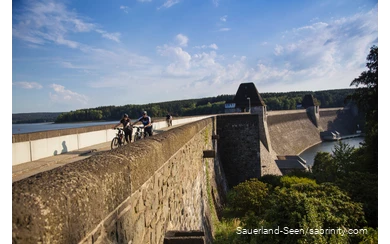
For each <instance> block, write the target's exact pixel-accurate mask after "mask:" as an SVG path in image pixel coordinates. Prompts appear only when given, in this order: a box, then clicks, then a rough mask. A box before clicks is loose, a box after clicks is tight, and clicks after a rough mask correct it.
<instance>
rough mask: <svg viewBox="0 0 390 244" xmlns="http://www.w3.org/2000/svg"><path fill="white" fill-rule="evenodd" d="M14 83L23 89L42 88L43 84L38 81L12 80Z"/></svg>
mask: <svg viewBox="0 0 390 244" xmlns="http://www.w3.org/2000/svg"><path fill="white" fill-rule="evenodd" d="M12 85H15V86H19V87H21V88H23V89H41V88H42V85H41V84H39V83H37V82H27V81H19V82H12Z"/></svg>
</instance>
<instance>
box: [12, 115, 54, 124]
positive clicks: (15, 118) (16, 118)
mask: <svg viewBox="0 0 390 244" xmlns="http://www.w3.org/2000/svg"><path fill="white" fill-rule="evenodd" d="M60 114H61V113H60V112H58V113H18V114H12V124H21V123H44V122H54V121H55V120H56V119H57V117H58V116H59V115H60Z"/></svg>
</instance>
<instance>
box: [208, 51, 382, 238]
mask: <svg viewBox="0 0 390 244" xmlns="http://www.w3.org/2000/svg"><path fill="white" fill-rule="evenodd" d="M366 67H367V68H368V70H367V71H364V72H363V73H361V75H360V76H359V77H358V78H356V79H354V80H353V81H352V82H351V86H356V87H359V88H357V89H356V90H355V91H354V93H353V94H351V95H350V96H349V98H351V99H352V100H354V101H355V102H356V104H357V105H358V106H359V109H360V110H361V111H362V112H364V114H365V120H366V124H365V127H366V133H365V137H364V143H363V145H362V146H361V147H359V148H353V147H350V146H349V145H347V144H344V143H342V141H340V142H339V143H338V144H336V146H335V147H334V149H333V150H332V153H327V152H318V153H317V154H316V156H315V159H314V163H313V166H312V168H311V171H309V172H292V173H290V174H288V175H284V176H274V175H265V176H263V177H260V178H259V179H251V180H248V181H245V182H243V183H240V184H239V185H236V186H234V187H233V188H232V189H231V190H230V191H229V193H228V196H227V203H226V205H225V207H224V210H223V213H222V217H221V218H220V219H219V220H216V219H215V218H214V223H213V224H214V225H215V226H216V231H215V235H214V243H217V244H218V243H236V244H237V243H324V244H325V243H378V47H376V46H373V47H372V48H371V50H370V53H369V55H368V56H367V63H366ZM261 228H263V229H266V230H275V229H278V228H279V230H280V231H283V232H279V234H275V233H273V234H272V233H271V232H270V231H269V233H268V234H264V232H263V234H260V233H259V230H257V234H254V232H253V231H254V230H253V229H261ZM286 228H287V229H286ZM249 233H250V234H249Z"/></svg>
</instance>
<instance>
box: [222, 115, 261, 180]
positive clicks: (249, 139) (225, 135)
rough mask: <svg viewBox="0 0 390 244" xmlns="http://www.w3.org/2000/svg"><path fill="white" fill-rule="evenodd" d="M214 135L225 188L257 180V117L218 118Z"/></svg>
mask: <svg viewBox="0 0 390 244" xmlns="http://www.w3.org/2000/svg"><path fill="white" fill-rule="evenodd" d="M217 134H218V135H219V140H218V153H219V157H220V160H221V162H222V164H223V169H224V172H225V175H226V179H227V182H228V185H229V188H231V187H233V186H235V185H237V184H239V183H241V182H244V181H245V180H248V179H250V178H258V177H260V174H261V169H260V136H259V116H258V115H257V114H246V115H244V114H241V115H224V116H218V117H217Z"/></svg>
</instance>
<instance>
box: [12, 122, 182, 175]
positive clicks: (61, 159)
mask: <svg viewBox="0 0 390 244" xmlns="http://www.w3.org/2000/svg"><path fill="white" fill-rule="evenodd" d="M181 125H184V124H180V125H176V126H171V127H164V128H160V129H158V130H154V131H153V133H154V134H159V133H163V132H164V131H167V130H170V129H173V128H176V127H179V126H181ZM108 150H111V141H109V142H104V143H101V144H96V145H93V146H90V147H85V148H81V149H79V150H75V151H71V152H67V153H63V154H58V155H55V156H51V157H47V158H41V159H38V160H36V161H32V162H27V163H23V164H18V165H15V166H12V182H15V181H18V180H21V179H24V178H27V177H30V176H32V175H35V174H38V173H40V172H43V171H47V170H51V169H54V168H57V167H60V166H62V165H65V164H68V163H72V162H76V161H79V160H82V159H85V158H88V157H91V156H92V155H94V154H96V153H97V152H104V151H108Z"/></svg>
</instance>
